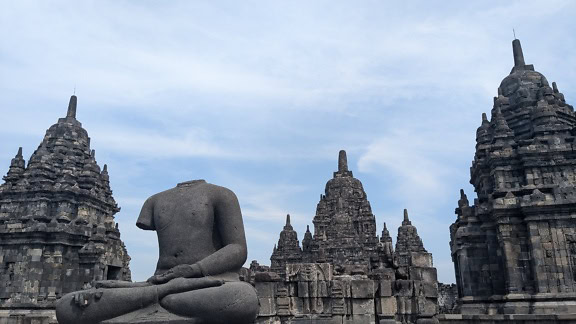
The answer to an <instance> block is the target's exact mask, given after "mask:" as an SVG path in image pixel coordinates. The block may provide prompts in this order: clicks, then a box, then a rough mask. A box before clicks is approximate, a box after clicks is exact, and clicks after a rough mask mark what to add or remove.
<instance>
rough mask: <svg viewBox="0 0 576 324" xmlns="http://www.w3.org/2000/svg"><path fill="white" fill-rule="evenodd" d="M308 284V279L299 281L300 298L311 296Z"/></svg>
mask: <svg viewBox="0 0 576 324" xmlns="http://www.w3.org/2000/svg"><path fill="white" fill-rule="evenodd" d="M308 285H309V283H308V282H307V281H299V282H298V297H300V298H308V297H310V292H309V287H308Z"/></svg>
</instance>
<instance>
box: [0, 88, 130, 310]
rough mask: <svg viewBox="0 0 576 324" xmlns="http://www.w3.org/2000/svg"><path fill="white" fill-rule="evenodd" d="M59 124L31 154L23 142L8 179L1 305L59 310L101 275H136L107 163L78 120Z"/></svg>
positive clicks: (1, 230)
mask: <svg viewBox="0 0 576 324" xmlns="http://www.w3.org/2000/svg"><path fill="white" fill-rule="evenodd" d="M76 106H77V98H76V96H72V97H71V98H70V103H69V105H68V113H67V115H66V117H64V118H60V119H58V122H57V123H56V124H54V125H52V126H51V127H50V128H49V129H48V131H46V135H45V136H44V139H43V140H42V143H40V145H39V146H38V149H36V151H34V153H33V154H32V156H31V157H30V159H29V162H28V165H27V166H26V163H25V161H24V158H23V155H22V148H20V149H18V153H17V154H16V156H15V157H14V159H12V162H11V163H10V169H9V170H8V174H7V175H6V176H5V177H4V178H3V179H4V181H5V182H4V183H3V184H2V185H0V284H1V285H2V287H0V308H3V309H6V308H9V309H17V308H27V309H35V308H47V309H50V308H53V307H54V302H55V300H56V299H57V298H59V297H60V296H62V295H64V294H66V293H68V292H72V291H77V290H80V289H82V288H83V287H84V286H86V285H88V284H90V283H91V282H93V281H95V280H102V279H121V280H130V269H129V261H130V257H129V256H128V253H127V252H126V248H125V246H124V243H123V242H122V241H121V240H120V231H119V230H118V224H116V223H115V222H114V214H116V213H117V212H118V211H119V210H120V208H119V207H118V205H117V204H116V201H115V200H114V198H113V197H112V190H110V182H109V177H108V171H107V166H106V165H104V167H103V169H100V167H99V166H98V164H97V163H96V157H95V151H94V150H91V149H90V138H89V137H88V133H87V132H86V130H85V129H84V128H82V124H81V123H80V122H79V121H78V120H76Z"/></svg>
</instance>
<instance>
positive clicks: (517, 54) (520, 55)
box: [512, 39, 526, 67]
mask: <svg viewBox="0 0 576 324" xmlns="http://www.w3.org/2000/svg"><path fill="white" fill-rule="evenodd" d="M512 52H513V53H514V66H516V67H520V66H524V65H526V62H525V61H524V52H523V51H522V44H520V40H519V39H514V40H513V41H512Z"/></svg>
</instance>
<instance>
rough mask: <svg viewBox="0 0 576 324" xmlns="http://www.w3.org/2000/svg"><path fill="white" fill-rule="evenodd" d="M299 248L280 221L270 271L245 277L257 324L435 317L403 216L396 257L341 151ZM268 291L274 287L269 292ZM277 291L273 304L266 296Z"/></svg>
mask: <svg viewBox="0 0 576 324" xmlns="http://www.w3.org/2000/svg"><path fill="white" fill-rule="evenodd" d="M313 223H314V235H313V234H312V233H311V232H310V229H309V227H308V228H307V229H306V233H305V234H304V239H303V240H302V248H300V244H299V241H298V235H297V233H296V232H295V231H294V229H293V228H292V225H291V224H290V216H287V217H286V225H285V226H284V228H283V230H282V232H281V233H280V238H279V240H278V244H277V245H276V246H275V248H274V251H273V253H272V257H271V261H272V266H271V267H270V268H267V267H265V266H260V265H259V264H258V263H257V262H256V261H253V262H252V264H251V266H250V272H251V273H250V274H248V275H246V278H251V281H252V282H253V283H254V284H255V287H256V290H257V291H258V296H259V297H260V301H261V309H260V315H259V317H258V320H257V323H280V322H281V323H339V324H342V323H355V324H358V323H395V324H396V323H397V322H396V321H397V320H398V321H399V322H401V321H404V322H405V323H415V322H416V321H418V320H425V319H432V320H433V319H434V318H435V315H436V313H437V307H436V299H437V296H438V288H437V279H436V278H437V275H436V269H435V268H434V267H433V265H432V255H431V254H430V253H428V252H427V251H426V249H425V248H424V245H423V244H422V240H421V239H420V237H419V235H418V231H417V230H416V227H415V226H413V225H412V223H411V221H410V219H409V218H408V213H407V211H405V212H404V222H403V223H402V226H400V227H399V228H398V240H397V243H396V251H394V245H393V244H392V237H391V236H390V233H389V231H388V229H387V228H386V224H384V228H383V230H382V236H381V237H380V238H378V236H376V222H375V217H374V215H373V214H372V212H371V208H370V203H369V202H368V200H367V198H366V193H365V192H364V189H363V188H362V183H361V182H360V181H359V180H358V179H356V178H354V177H353V176H352V171H350V170H349V169H348V163H347V159H346V152H344V151H341V152H340V154H339V159H338V171H337V172H335V173H334V178H333V179H331V180H329V181H328V183H327V184H326V190H325V194H324V195H321V197H320V202H319V203H318V206H317V209H316V216H315V217H314V220H313ZM271 285H273V286H274V287H275V288H274V289H272V288H271ZM272 291H275V292H276V294H275V298H274V299H271V298H270V297H269V296H270V294H271V292H272Z"/></svg>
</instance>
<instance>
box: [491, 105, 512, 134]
mask: <svg viewBox="0 0 576 324" xmlns="http://www.w3.org/2000/svg"><path fill="white" fill-rule="evenodd" d="M491 123H492V128H493V129H494V134H495V136H499V135H500V136H513V135H514V132H512V129H510V127H509V126H508V122H506V118H504V116H503V115H502V111H501V110H500V107H496V109H495V110H494V115H493V117H492V121H491Z"/></svg>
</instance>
